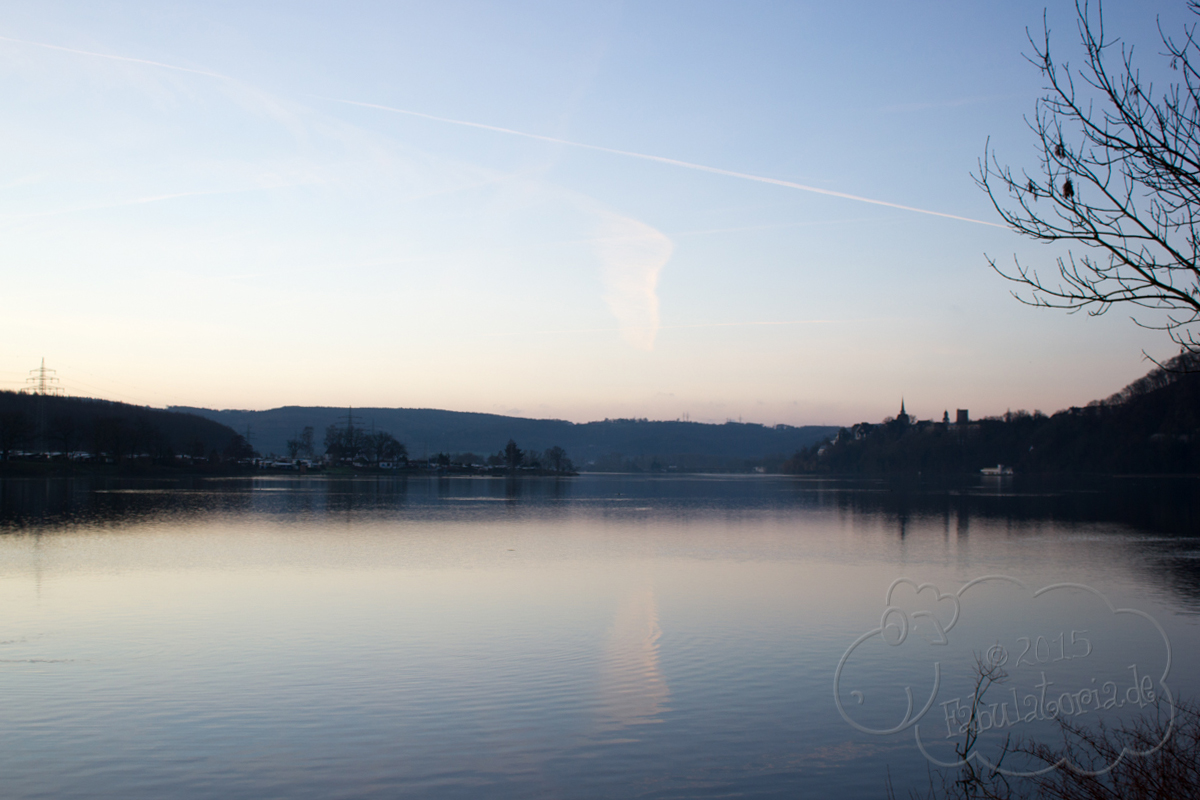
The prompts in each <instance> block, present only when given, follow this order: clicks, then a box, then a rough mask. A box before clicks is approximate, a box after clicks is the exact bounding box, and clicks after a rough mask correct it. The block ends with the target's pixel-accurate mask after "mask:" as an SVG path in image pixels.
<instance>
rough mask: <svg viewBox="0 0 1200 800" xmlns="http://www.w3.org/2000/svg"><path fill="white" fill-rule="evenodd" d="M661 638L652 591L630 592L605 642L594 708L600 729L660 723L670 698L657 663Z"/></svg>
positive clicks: (638, 590)
mask: <svg viewBox="0 0 1200 800" xmlns="http://www.w3.org/2000/svg"><path fill="white" fill-rule="evenodd" d="M661 638H662V628H660V627H659V624H658V604H657V602H656V600H655V597H654V590H653V589H652V588H650V587H646V588H642V589H635V590H633V591H631V592H629V594H627V595H626V596H625V598H624V599H623V600H622V602H621V605H620V606H619V607H618V608H617V613H616V616H615V617H614V619H613V624H612V627H611V628H610V629H609V631H608V634H607V636H606V638H605V644H604V654H603V656H602V660H601V665H600V680H599V694H600V700H599V703H598V706H597V721H598V723H599V728H600V730H601V731H611V730H617V729H621V728H626V727H629V726H633V725H644V724H647V723H652V722H660V721H661V715H662V713H663V711H664V710H666V705H667V701H668V699H669V698H670V696H671V692H670V690H669V689H668V688H667V682H666V679H665V678H664V677H663V674H662V667H661V666H660V664H659V640H660V639H661Z"/></svg>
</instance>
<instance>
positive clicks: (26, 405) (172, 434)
mask: <svg viewBox="0 0 1200 800" xmlns="http://www.w3.org/2000/svg"><path fill="white" fill-rule="evenodd" d="M20 450H28V451H37V452H43V451H58V452H73V451H87V452H91V453H102V452H103V453H107V454H109V455H110V456H113V457H116V458H122V457H124V456H127V455H133V454H140V453H146V454H149V455H151V456H154V457H155V458H165V457H167V456H173V455H188V456H198V457H204V458H208V457H209V456H210V455H212V453H213V452H216V453H217V454H218V456H220V457H223V458H224V457H234V456H240V455H244V454H245V447H244V445H243V444H242V443H241V442H240V437H238V435H237V433H236V432H235V431H233V430H232V429H231V428H228V427H226V426H225V425H223V424H221V423H220V422H219V421H217V420H213V419H211V418H208V417H204V416H200V415H197V414H188V413H186V412H176V411H164V410H162V409H157V408H146V407H144V406H134V405H130V404H128V403H115V402H112V401H109V400H93V399H91V398H87V397H58V396H55V395H37V394H24V393H19V392H6V391H0V459H3V458H7V456H8V454H9V453H10V452H11V451H20Z"/></svg>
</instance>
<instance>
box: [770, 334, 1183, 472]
mask: <svg viewBox="0 0 1200 800" xmlns="http://www.w3.org/2000/svg"><path fill="white" fill-rule="evenodd" d="M1166 366H1167V369H1154V370H1151V371H1150V373H1149V374H1147V375H1146V376H1145V377H1143V378H1140V379H1138V380H1137V381H1134V382H1133V383H1131V384H1130V385H1129V386H1126V387H1125V388H1124V389H1122V390H1121V391H1119V392H1117V393H1116V394H1114V395H1112V396H1111V397H1109V398H1107V399H1105V400H1096V401H1093V402H1091V403H1089V404H1088V405H1087V406H1085V407H1083V408H1069V409H1066V410H1065V411H1059V412H1058V413H1056V414H1054V415H1053V416H1049V417H1047V416H1045V415H1039V414H1029V413H1027V412H1024V411H1018V412H1016V413H1013V414H1006V415H1005V416H1003V417H995V418H990V419H983V420H978V421H975V422H972V423H970V424H969V425H957V424H950V425H946V424H942V423H918V424H915V425H912V424H904V423H902V422H900V421H897V420H889V421H885V422H883V423H880V424H878V425H871V424H867V423H861V424H859V425H855V426H853V427H852V428H843V429H842V430H841V431H839V432H838V434H837V435H836V436H835V437H832V439H831V440H830V441H828V442H823V443H820V444H815V445H812V446H809V447H807V448H804V449H802V450H800V451H799V452H797V453H796V454H795V456H794V457H793V458H792V459H791V460H790V461H789V462H788V464H787V466H786V470H787V471H789V472H822V473H845V474H853V473H869V474H885V473H916V472H921V473H924V474H935V473H955V472H958V473H961V472H978V471H979V470H980V469H982V468H984V467H994V466H996V465H997V464H1004V465H1006V466H1010V467H1012V468H1013V469H1014V470H1015V471H1017V472H1026V473H1030V472H1034V473H1036V472H1040V473H1050V472H1055V473H1068V472H1092V473H1101V472H1103V473H1120V472H1124V473H1139V474H1168V473H1176V474H1179V473H1200V357H1196V356H1180V357H1179V358H1176V359H1173V360H1172V361H1170V362H1168V363H1167V365H1166Z"/></svg>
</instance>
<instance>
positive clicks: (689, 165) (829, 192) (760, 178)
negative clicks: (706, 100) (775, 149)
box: [321, 97, 1006, 228]
mask: <svg viewBox="0 0 1200 800" xmlns="http://www.w3.org/2000/svg"><path fill="white" fill-rule="evenodd" d="M321 99H324V100H329V101H330V102H334V103H343V104H345V105H351V106H361V107H363V108H374V109H378V110H380V111H390V112H392V113H395V114H407V115H408V116H412V117H420V118H422V119H428V120H433V121H435V122H445V123H448V124H451V125H462V126H465V127H468V128H479V129H480V130H485V131H494V132H496V133H505V134H508V135H510V136H522V137H524V138H526V139H536V140H538V141H542V142H549V143H551V144H561V145H565V146H567V147H578V148H582V149H584V150H596V151H598V152H601V153H612V154H614V155H619V156H628V157H630V158H640V159H642V160H644V161H656V162H658V163H660V164H670V165H672V166H676V167H683V168H684V169H694V170H699V171H701V172H711V173H712V174H714V175H725V176H727V177H730V178H741V179H742V180H748V181H757V182H758V183H767V184H771V185H773V186H783V187H785V188H788V189H799V190H800V191H802V192H813V193H814V194H823V195H826V196H828V197H840V198H842V199H843V200H854V201H855V202H859V203H870V204H871V205H876V206H886V207H887V208H896V209H899V210H901V211H912V212H914V213H917V214H928V215H930V216H934V217H945V218H946V219H956V220H959V221H960V222H971V223H974V224H976V225H987V226H989V227H992V228H1005V227H1006V226H1004V225H1001V224H999V223H995V222H986V221H984V220H981V219H972V218H971V217H962V216H959V215H958V214H948V213H946V212H944V211H933V210H930V209H927V208H917V207H915V206H906V205H903V204H901V203H892V202H889V201H887V200H876V199H874V198H871V197H862V196H861V195H856V194H848V193H846V192H837V191H834V190H833V189H822V188H820V187H819V186H808V185H806V184H803V183H793V182H792V181H785V180H781V179H779V178H768V177H766V176H764V175H752V174H750V173H748V172H736V171H734V170H729V169H721V168H720V167H710V166H708V165H706V164H695V163H693V162H691V161H680V160H679V159H676V158H667V157H665V156H655V155H650V154H648V153H635V152H633V151H631V150H618V149H616V148H613V147H602V146H600V145H597V144H586V143H584V142H574V141H571V140H569V139H559V138H558V137H555V136H543V135H542V134H540V133H527V132H526V131H518V130H513V129H512V128H501V127H499V126H497V125H485V124H484V123H482V122H468V121H466V120H461V119H451V118H449V117H439V116H436V115H434V114H426V113H423V112H421V111H409V110H407V109H403V108H394V107H392V106H384V105H379V104H378V103H363V102H359V101H357V100H339V99H337V98H332V97H326V98H321Z"/></svg>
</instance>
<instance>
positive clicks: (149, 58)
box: [0, 2, 1187, 424]
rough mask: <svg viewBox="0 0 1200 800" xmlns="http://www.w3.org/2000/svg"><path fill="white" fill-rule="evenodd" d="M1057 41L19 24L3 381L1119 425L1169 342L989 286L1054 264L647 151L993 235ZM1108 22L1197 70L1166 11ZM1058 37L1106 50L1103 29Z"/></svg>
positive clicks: (315, 9)
mask: <svg viewBox="0 0 1200 800" xmlns="http://www.w3.org/2000/svg"><path fill="white" fill-rule="evenodd" d="M1042 10H1043V6H1042V5H1040V4H1036V3H1024V2H1020V3H990V4H979V3H950V2H947V3H919V4H918V3H904V4H898V3H884V2H879V3H859V4H839V5H834V4H825V3H820V4H818V3H800V2H796V3H768V2H747V3H733V2H721V3H697V2H680V3H670V2H646V3H624V4H622V3H610V4H606V3H600V2H596V3H586V4H584V3H580V4H566V3H540V4H538V3H525V4H519V3H444V2H439V3H424V4H402V3H366V2H363V3H353V4H333V3H307V4H305V3H295V2H276V3H254V2H237V3H233V2H230V3H214V2H206V3H164V2H154V3H114V2H103V3H54V2H39V3H37V4H30V3H0V37H4V38H0V108H3V109H4V113H3V114H2V115H0V147H2V148H3V152H4V153H5V154H6V157H5V158H4V159H3V160H0V270H2V275H3V278H4V286H5V289H4V294H3V303H4V313H3V315H2V317H0V386H3V387H5V388H15V387H16V386H17V385H19V384H20V383H21V382H22V380H23V378H24V376H25V374H26V372H27V370H29V369H30V368H32V367H34V366H36V365H37V363H38V360H39V359H40V358H41V357H43V356H44V357H45V358H46V360H47V365H48V366H50V367H54V368H56V369H58V371H59V372H58V374H59V376H60V377H61V378H62V379H63V383H64V385H65V386H67V387H68V389H70V390H71V391H72V392H74V393H80V394H82V393H88V394H93V395H98V396H104V397H110V398H113V399H121V400H127V401H132V402H139V403H145V404H150V405H166V404H189V405H207V406H212V407H221V408H230V407H235V408H269V407H273V406H278V405H285V404H300V405H318V404H320V405H348V404H353V405H359V406H370V405H377V406H421V407H440V408H451V409H459V410H469V411H489V412H499V413H518V414H522V415H527V416H538V417H560V418H566V419H572V420H578V421H582V420H588V419H595V418H602V417H617V416H639V417H640V416H646V417H651V418H657V419H674V418H676V417H679V416H681V415H683V414H687V415H689V416H690V417H691V418H692V419H695V420H713V421H723V420H724V419H727V418H733V419H736V418H739V417H740V418H742V419H745V420H747V421H756V422H764V423H771V424H774V423H779V422H785V423H791V424H804V423H850V422H855V421H858V420H863V419H866V420H876V419H879V418H881V417H883V416H884V415H887V414H892V413H895V410H896V407H897V406H898V403H899V399H900V396H901V395H903V396H904V397H905V398H906V399H907V402H908V407H909V410H910V411H912V412H914V413H916V414H917V415H919V416H922V417H930V416H937V417H940V416H941V412H942V411H943V410H945V409H950V410H951V412H953V409H955V408H957V407H964V408H970V409H971V410H972V412H973V413H975V414H978V415H982V414H993V413H1002V412H1003V411H1004V410H1005V409H1007V408H1013V409H1016V408H1029V409H1031V410H1032V409H1034V408H1039V409H1042V410H1045V411H1047V412H1051V411H1054V410H1056V409H1059V408H1062V407H1065V406H1067V405H1072V404H1082V403H1085V402H1087V401H1088V400H1091V399H1094V398H1096V397H1100V396H1104V395H1107V394H1109V393H1111V392H1113V391H1115V390H1117V389H1119V388H1120V387H1121V386H1122V385H1123V384H1125V383H1127V382H1128V381H1129V380H1131V379H1133V378H1135V377H1137V376H1138V375H1140V374H1142V373H1144V372H1145V371H1146V369H1147V367H1148V365H1147V363H1146V362H1145V361H1143V360H1142V355H1141V352H1142V350H1143V348H1145V349H1146V350H1147V351H1148V352H1150V353H1151V354H1153V355H1155V356H1158V357H1165V356H1169V355H1171V353H1172V349H1171V347H1170V346H1169V342H1167V341H1166V340H1165V339H1164V338H1163V337H1162V336H1161V335H1156V334H1153V333H1149V332H1146V331H1142V330H1139V329H1138V328H1136V327H1134V326H1133V325H1132V324H1131V323H1130V322H1129V320H1128V318H1127V315H1126V314H1123V313H1121V312H1120V311H1119V310H1117V311H1114V312H1113V313H1112V314H1111V315H1110V316H1108V317H1105V318H1102V319H1089V318H1087V317H1085V316H1080V315H1076V316H1067V315H1064V314H1062V313H1059V312H1052V311H1037V310H1032V309H1027V308H1024V307H1021V306H1020V305H1018V304H1017V303H1016V301H1014V300H1013V299H1012V298H1011V297H1010V296H1009V290H1010V286H1009V285H1007V284H1006V283H1005V282H1004V281H1003V280H1002V279H1000V278H999V277H998V276H996V275H995V274H994V273H992V272H991V271H990V270H989V269H988V267H987V263H986V261H985V259H984V255H983V254H984V253H985V252H986V253H989V254H991V255H994V256H997V257H1000V258H1002V259H1004V260H1008V259H1010V258H1011V255H1012V254H1013V253H1020V254H1021V255H1022V257H1023V258H1025V259H1032V260H1041V261H1049V260H1050V259H1051V258H1052V257H1053V255H1054V252H1055V251H1053V250H1051V249H1048V248H1046V247H1043V246H1039V245H1033V244H1030V243H1028V242H1025V241H1022V240H1020V239H1019V238H1017V237H1016V236H1014V235H1013V234H1011V233H1009V232H1007V231H1006V230H1003V229H1001V228H997V227H994V226H989V225H985V224H978V223H972V222H968V221H962V220H956V219H951V218H947V217H943V216H934V215H930V214H922V213H917V212H914V211H906V210H901V209H897V208H893V207H889V206H881V205H876V204H869V203H864V202H860V201H857V200H853V199H847V198H844V197H838V196H832V195H824V194H817V193H813V192H809V191H804V190H801V189H798V188H794V187H791V186H787V185H779V184H771V183H765V182H761V181H755V180H750V179H747V178H743V177H736V176H732V175H728V174H721V173H719V172H711V171H702V170H698V169H695V168H692V167H688V166H686V165H683V164H678V163H668V161H663V160H657V161H656V160H648V159H646V158H639V157H635V156H634V155H629V154H641V155H647V156H654V157H657V158H659V159H667V160H669V161H674V162H687V163H688V164H694V165H701V166H704V167H710V168H713V169H716V170H724V171H726V172H734V173H744V174H748V175H753V176H760V177H764V178H769V179H772V180H776V181H782V182H784V183H791V184H799V185H803V186H810V187H815V188H819V189H823V190H826V191H830V192H835V193H842V194H848V195H854V196H858V197H864V198H870V199H876V200H880V201H884V202H888V203H893V204H898V205H902V206H910V207H914V208H919V209H926V210H930V211H935V212H940V213H942V214H949V215H954V216H957V217H964V218H967V219H975V220H980V221H983V222H991V223H995V222H996V221H997V220H996V218H995V214H994V211H992V209H991V207H990V205H989V203H988V201H987V198H986V197H985V196H983V195H982V194H981V193H980V192H979V191H978V190H977V189H976V187H975V186H974V184H973V182H972V180H971V178H970V173H971V171H972V170H973V169H974V168H975V164H976V159H977V158H978V157H979V155H980V154H981V152H982V149H983V146H984V142H985V140H986V139H987V137H988V136H991V137H992V142H993V144H994V145H995V146H996V147H997V148H998V149H999V151H1000V153H1001V154H1002V155H1003V156H1005V157H1006V158H1007V160H1008V161H1010V162H1011V163H1013V164H1014V165H1017V166H1020V165H1024V164H1028V165H1030V166H1032V165H1033V161H1032V158H1033V151H1032V149H1031V145H1032V142H1031V136H1030V134H1029V133H1028V131H1027V130H1026V129H1025V127H1024V122H1023V119H1022V117H1023V115H1026V114H1029V113H1031V112H1032V109H1033V102H1034V99H1035V97H1036V96H1037V95H1038V92H1039V87H1040V85H1041V80H1040V78H1039V76H1038V74H1037V72H1036V70H1034V69H1033V68H1032V67H1031V66H1030V65H1028V64H1027V63H1026V62H1025V61H1024V60H1023V59H1022V52H1024V51H1027V50H1028V45H1027V43H1026V41H1025V28H1026V26H1030V27H1032V28H1034V29H1035V30H1040V27H1041V17H1042ZM1105 12H1106V17H1107V21H1108V24H1109V26H1110V28H1111V29H1113V30H1117V31H1120V32H1121V34H1122V35H1123V36H1125V37H1126V38H1127V39H1128V40H1129V41H1131V42H1134V43H1136V44H1137V45H1138V46H1139V47H1140V48H1141V49H1140V52H1141V55H1142V59H1141V60H1142V63H1143V64H1144V65H1145V66H1146V67H1147V68H1148V71H1150V72H1153V73H1155V74H1163V73H1162V72H1161V63H1160V60H1159V59H1157V58H1156V56H1155V54H1156V53H1157V50H1158V48H1157V47H1156V46H1155V45H1156V41H1155V38H1154V37H1155V35H1156V34H1155V27H1154V26H1155V18H1154V14H1155V13H1156V12H1155V9H1154V8H1153V7H1152V5H1151V4H1147V3H1136V2H1110V3H1108V4H1107V5H1106V9H1105ZM1157 13H1159V14H1160V16H1161V17H1162V19H1163V23H1164V27H1166V28H1168V29H1178V27H1179V25H1180V24H1181V22H1182V21H1184V20H1186V19H1187V17H1186V13H1185V11H1184V8H1183V3H1163V4H1161V8H1159V9H1158V11H1157ZM1047 14H1048V16H1049V19H1050V24H1051V27H1052V29H1053V34H1054V40H1055V42H1056V43H1057V46H1058V49H1059V50H1060V52H1062V53H1063V54H1064V55H1067V54H1069V55H1071V56H1077V55H1078V50H1077V49H1076V47H1075V36H1076V35H1075V30H1074V22H1073V7H1072V6H1071V5H1070V4H1067V3H1062V2H1056V3H1053V4H1051V5H1050V7H1049V9H1048V11H1047ZM1168 74H1169V73H1168ZM387 109H398V110H399V111H408V112H415V114H410V113H399V111H392V110H387ZM421 115H425V116H421ZM434 118H440V119H434ZM445 120H456V121H459V122H467V123H473V124H472V125H464V124H459V122H448V121H445ZM498 129H507V130H509V131H515V132H519V133H521V134H532V135H533V136H523V135H517V134H514V133H507V132H503V131H501V130H498ZM535 137H543V138H535ZM549 140H558V141H549ZM568 143H577V144H586V145H591V146H594V147H595V148H602V149H589V148H582V147H578V146H575V144H568ZM603 148H607V150H605V149H603ZM614 150H615V151H624V153H626V154H621V153H615V152H611V151H614Z"/></svg>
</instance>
